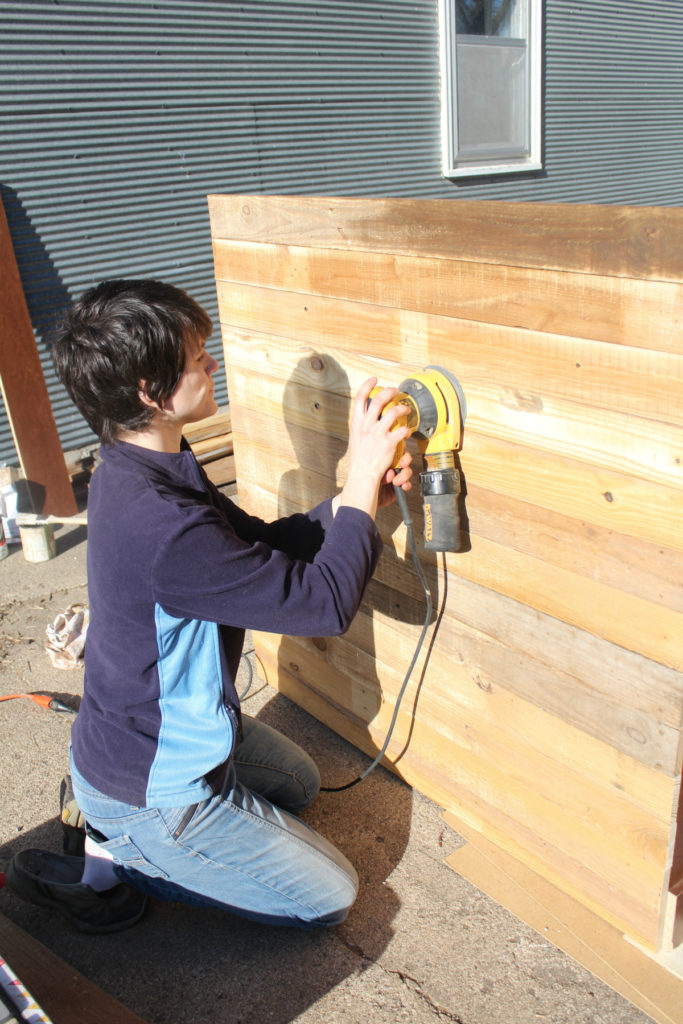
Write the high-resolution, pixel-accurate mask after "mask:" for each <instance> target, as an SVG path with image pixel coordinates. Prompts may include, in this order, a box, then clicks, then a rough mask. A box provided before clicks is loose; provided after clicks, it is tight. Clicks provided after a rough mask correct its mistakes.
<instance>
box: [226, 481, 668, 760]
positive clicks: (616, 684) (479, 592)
mask: <svg viewBox="0 0 683 1024" xmlns="http://www.w3.org/2000/svg"><path fill="white" fill-rule="evenodd" d="M305 481H306V485H310V484H311V482H312V475H308V474H307V475H306V477H305ZM323 487H324V484H323ZM255 493H256V492H255V490H254V488H253V486H250V487H249V488H248V489H247V491H246V494H245V492H244V491H242V492H241V497H242V499H244V498H245V497H248V498H251V499H252V500H247V501H246V502H245V501H244V500H243V501H242V503H243V504H245V505H246V507H248V508H249V509H250V510H251V511H258V512H260V513H265V515H266V518H273V517H275V515H277V514H284V513H286V512H287V511H301V510H302V509H304V508H305V507H306V506H305V504H304V503H303V502H301V501H299V502H297V501H294V502H292V503H291V504H289V505H287V504H285V502H284V501H283V500H282V496H280V497H279V499H278V498H277V497H271V503H270V506H268V505H267V504H264V501H263V500H262V499H263V497H264V496H265V497H266V498H268V495H267V493H266V492H263V491H259V492H258V497H257V500H253V499H254V496H255ZM393 566H394V563H393V562H392V561H391V559H390V558H389V559H388V558H387V555H386V553H385V555H384V556H383V558H382V559H381V561H380V565H379V567H378V570H377V573H376V582H373V583H372V584H371V586H370V590H369V594H368V597H367V599H366V603H365V604H364V606H363V607H364V608H367V607H368V606H369V607H371V608H372V610H373V613H374V614H375V615H377V614H378V613H384V614H385V615H386V618H385V619H382V620H381V621H382V622H383V627H382V628H385V629H387V632H390V630H389V627H388V622H389V621H390V620H391V619H392V618H393V619H399V621H401V627H402V629H403V630H404V631H405V635H406V636H408V637H410V636H413V634H414V633H415V630H416V629H417V627H416V626H411V625H410V624H408V623H406V621H405V618H406V611H405V609H406V607H408V608H410V609H411V610H412V612H413V613H414V615H413V619H412V620H411V621H413V622H420V623H421V617H422V616H423V614H424V612H423V611H422V607H423V605H422V602H421V592H420V587H419V584H418V582H417V578H416V576H415V574H414V573H412V572H411V571H410V569H409V568H407V567H406V566H405V565H399V566H398V567H397V568H394V567H393ZM448 594H449V598H448V605H447V608H446V619H445V621H444V623H443V624H442V629H441V632H440V634H439V641H438V643H439V647H440V649H441V650H442V651H443V654H444V657H445V658H446V661H445V662H442V668H443V671H444V673H445V674H446V678H448V679H450V678H451V677H452V676H453V675H454V674H457V672H458V671H461V670H463V669H462V666H465V667H466V668H465V669H464V670H463V671H467V672H469V673H470V675H471V678H473V679H474V680H475V682H476V684H477V685H480V686H482V687H484V688H486V687H495V688H496V689H503V690H505V691H506V692H510V693H514V694H516V695H518V696H519V697H521V698H523V699H524V700H527V701H529V702H531V703H532V704H533V705H535V706H536V707H538V708H539V709H542V710H544V711H546V712H548V713H549V714H553V715H556V716H558V718H559V719H560V720H564V721H566V722H568V723H569V724H571V725H573V726H574V727H575V728H577V729H579V730H581V731H582V732H584V733H586V734H587V735H588V736H591V737H595V738H597V739H599V740H601V741H604V742H606V743H609V744H610V745H611V746H613V748H614V750H615V751H618V752H621V753H623V754H624V755H626V756H628V757H629V758H631V759H633V760H634V761H637V762H639V763H642V764H644V765H647V766H649V767H651V768H653V769H654V770H656V771H660V772H663V773H665V774H666V775H668V776H669V777H674V778H675V777H677V775H678V774H679V773H680V706H681V685H682V680H681V676H680V673H679V672H677V671H674V670H671V669H668V668H666V667H665V666H663V665H661V664H659V663H658V662H656V661H653V660H650V659H648V658H645V657H643V656H642V655H641V654H635V653H632V652H629V651H628V650H625V649H622V648H619V647H615V646H614V645H613V644H611V643H610V642H609V641H608V640H606V639H603V638H601V637H595V636H592V635H591V634H590V633H586V632H584V631H582V630H578V629H576V628H574V627H572V626H571V625H570V624H568V623H564V622H562V621H560V620H557V619H553V618H551V617H545V616H539V614H538V613H537V612H535V611H534V610H533V609H532V608H527V607H526V606H525V605H523V604H521V603H520V602H517V601H514V600H512V599H510V598H506V597H504V596H502V595H498V594H496V593H494V592H491V591H488V590H486V589H485V588H483V587H480V586H477V585H473V584H471V583H469V582H468V581H466V580H462V579H459V578H458V577H455V576H453V575H452V574H451V573H449V579H448ZM433 595H434V602H435V604H438V603H439V601H440V600H441V595H440V591H439V589H438V587H435V588H433ZM368 602H369V605H368ZM356 628H358V627H357V626H354V627H352V630H354V629H356ZM413 638H414V639H416V636H414V637H413Z"/></svg>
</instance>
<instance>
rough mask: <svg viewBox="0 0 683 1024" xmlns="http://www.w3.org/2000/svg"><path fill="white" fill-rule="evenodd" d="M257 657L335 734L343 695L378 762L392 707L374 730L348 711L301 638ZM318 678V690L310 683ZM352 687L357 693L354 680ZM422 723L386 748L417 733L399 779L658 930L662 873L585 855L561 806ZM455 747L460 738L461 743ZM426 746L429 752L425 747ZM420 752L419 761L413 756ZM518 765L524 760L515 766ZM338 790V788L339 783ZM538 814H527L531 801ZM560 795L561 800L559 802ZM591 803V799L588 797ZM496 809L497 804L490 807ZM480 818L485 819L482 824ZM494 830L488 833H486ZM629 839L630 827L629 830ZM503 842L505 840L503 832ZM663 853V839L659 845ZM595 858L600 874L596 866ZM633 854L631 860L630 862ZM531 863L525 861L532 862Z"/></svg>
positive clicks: (647, 842)
mask: <svg viewBox="0 0 683 1024" xmlns="http://www.w3.org/2000/svg"><path fill="white" fill-rule="evenodd" d="M255 643H256V650H257V654H258V657H259V659H260V661H261V663H262V665H263V667H264V670H265V671H266V677H267V680H268V682H269V683H270V684H271V685H273V686H275V687H276V688H278V689H279V690H280V691H281V692H283V693H285V694H288V695H290V696H294V697H295V699H296V700H297V703H299V704H301V705H302V706H303V707H305V708H307V709H308V710H312V709H315V710H314V711H313V713H315V714H316V717H318V718H320V719H321V720H322V721H325V722H326V723H327V724H330V725H331V726H332V727H334V722H335V717H336V714H337V713H338V711H339V707H340V702H339V699H338V698H339V695H340V694H341V697H342V701H343V705H342V706H343V707H344V708H346V716H347V717H346V722H345V734H346V735H349V732H348V727H349V725H351V734H352V737H353V741H354V742H355V743H357V744H358V745H359V746H360V747H361V748H362V749H364V750H365V751H366V752H367V753H368V754H370V755H374V753H376V752H377V751H378V750H379V749H380V748H381V746H382V743H383V741H384V738H385V735H386V728H387V725H388V722H389V718H390V711H391V708H390V706H386V705H383V707H382V709H381V713H380V714H379V715H378V716H377V717H376V718H375V719H374V720H373V721H372V722H369V723H364V722H363V719H362V717H360V716H359V715H358V714H357V713H356V712H350V713H349V709H348V704H347V701H348V694H344V690H343V689H342V688H341V687H339V684H338V682H337V680H338V679H339V678H342V679H346V678H348V677H345V676H344V675H343V674H342V673H339V672H338V670H334V675H332V676H330V677H328V673H327V672H325V673H322V674H321V672H320V662H319V659H318V657H317V655H316V654H315V653H311V652H310V651H307V650H306V648H305V646H304V645H303V644H302V642H301V641H300V640H299V639H297V638H291V637H286V638H283V639H282V640H279V638H277V637H274V636H272V635H271V634H257V636H256V637H255ZM313 678H315V679H316V683H315V685H311V682H310V681H311V680H312V679H313ZM348 685H353V680H350V681H349V684H348ZM431 724H432V723H429V725H427V726H426V725H425V724H424V722H423V721H422V720H421V719H420V718H416V719H415V720H414V721H413V720H411V719H410V717H409V716H408V715H406V714H404V713H402V712H399V725H398V726H397V736H398V739H397V740H396V741H392V743H391V744H390V747H389V753H390V756H391V755H392V754H393V756H396V754H397V753H399V752H400V751H401V749H402V747H403V742H402V739H401V737H403V736H405V735H406V734H407V732H408V730H409V729H411V730H412V736H413V740H412V744H411V749H410V750H409V752H408V753H407V754H406V755H405V757H404V758H403V759H402V761H401V762H400V765H399V766H398V767H399V774H401V775H402V776H403V777H408V778H409V779H410V781H411V782H412V784H417V785H418V786H419V788H420V789H421V790H422V792H425V793H426V794H427V795H428V796H431V797H432V799H436V800H437V802H441V804H442V806H451V807H457V808H458V813H459V812H460V807H461V801H462V803H463V804H464V805H465V806H468V807H470V808H472V813H471V814H470V816H469V817H468V818H466V819H465V820H469V821H472V820H474V821H475V822H478V823H481V824H482V825H483V823H484V822H487V820H488V818H489V816H490V817H491V818H492V819H493V823H494V824H493V829H494V830H495V829H508V826H509V833H510V835H511V837H512V839H513V841H516V842H520V845H523V849H524V850H525V851H529V854H528V858H529V859H532V860H538V859H539V858H540V856H541V855H545V856H546V857H547V858H549V861H550V864H551V868H552V872H553V873H557V874H558V875H559V876H560V877H562V878H563V880H564V883H565V891H567V889H568V890H569V891H572V892H575V891H580V892H582V893H584V894H587V895H588V897H589V898H590V899H592V901H593V902H597V901H598V899H600V900H602V901H604V903H605V904H606V906H607V908H608V909H609V912H610V914H611V915H613V916H614V917H616V918H617V919H619V920H620V921H623V920H624V917H625V918H626V920H627V921H635V922H636V925H635V927H634V926H633V925H630V930H631V933H632V934H633V933H635V934H638V935H649V936H650V941H651V936H652V932H653V929H654V928H655V927H656V920H657V913H656V911H653V909H652V906H653V904H655V905H657V907H658V904H659V896H660V887H659V882H658V872H657V869H656V866H655V865H654V864H653V865H652V866H651V867H650V868H647V867H644V866H643V863H642V859H641V862H640V863H639V864H638V868H637V870H636V871H635V872H634V873H633V874H631V871H632V865H631V863H630V862H629V861H628V859H626V860H621V859H619V860H618V861H616V862H615V861H614V859H613V858H609V857H608V856H607V854H606V852H605V848H604V846H602V844H601V843H600V842H597V843H596V844H591V845H589V846H588V847H587V846H586V843H585V834H584V835H583V839H584V842H583V844H582V843H581V842H579V841H576V845H575V847H574V839H576V835H575V836H574V839H572V835H571V829H569V828H568V825H569V819H568V817H567V816H566V815H565V814H564V813H563V810H562V807H561V806H560V804H559V803H558V805H557V807H556V808H554V807H553V805H552V801H551V800H547V801H546V800H544V799H543V797H542V796H540V795H538V794H536V793H534V791H525V788H524V786H523V785H522V784H521V783H519V781H518V780H517V778H515V777H514V775H513V776H510V775H509V773H507V772H506V771H505V770H504V769H503V768H501V767H500V765H499V764H498V762H497V759H496V757H495V756H493V757H490V756H488V755H487V753H486V752H482V751H480V750H477V749H475V746H474V744H473V743H472V742H471V741H468V740H467V739H466V741H465V742H461V743H458V742H457V741H456V742H454V737H453V735H452V734H449V735H446V736H444V735H443V733H442V731H441V730H437V729H434V728H430V727H429V726H430V725H431ZM456 740H457V738H456ZM425 744H428V746H426V745H425ZM426 750H429V761H428V762H425V761H424V755H425V752H426ZM413 751H415V753H414V752H413ZM520 760H521V758H520V756H519V753H518V754H517V761H518V762H519V761H520ZM341 781H348V780H341ZM334 784H336V780H334ZM525 793H526V797H528V800H529V801H530V803H531V804H533V806H531V807H530V806H529V803H527V801H526V797H525ZM446 795H448V796H450V804H448V803H447V804H444V803H443V801H444V797H445V796H446ZM561 795H562V791H561V787H560V788H559V789H558V792H557V799H558V801H561ZM586 796H587V797H588V794H586ZM489 801H494V802H495V803H490V802H489ZM527 811H528V812H529V813H530V814H532V815H533V814H534V813H535V815H536V816H537V819H536V820H538V821H540V822H541V823H542V825H541V830H540V833H539V832H537V831H534V828H533V827H529V826H528V824H527V823H526V812H527ZM480 815H481V818H480ZM563 828H567V837H566V839H567V849H565V848H564V846H558V845H555V844H554V843H553V841H552V840H553V839H555V840H556V839H557V832H556V830H562V829H563ZM489 829H491V826H490V825H487V831H488V830H489ZM624 829H625V832H628V825H624ZM504 834H506V835H507V834H508V833H507V831H504ZM651 840H652V836H651V835H650V834H649V832H648V833H647V834H646V835H644V836H643V835H638V836H637V837H636V844H638V842H641V843H642V844H643V849H644V850H645V854H644V856H645V860H647V857H648V852H647V851H648V850H649V851H650V854H651V853H652V851H653V847H652V845H651ZM660 846H661V839H660ZM593 853H594V854H595V858H596V860H597V867H596V865H595V864H594V863H593ZM633 853H634V851H633V848H631V849H630V850H629V854H631V855H632V854H633ZM527 862H528V860H527Z"/></svg>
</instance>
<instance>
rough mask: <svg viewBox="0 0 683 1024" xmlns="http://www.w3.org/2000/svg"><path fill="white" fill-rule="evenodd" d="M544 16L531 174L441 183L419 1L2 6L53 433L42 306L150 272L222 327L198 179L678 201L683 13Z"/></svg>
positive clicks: (449, 194)
mask: <svg viewBox="0 0 683 1024" xmlns="http://www.w3.org/2000/svg"><path fill="white" fill-rule="evenodd" d="M545 8H546V10H545V48H544V52H545V80H544V90H545V101H544V170H543V171H542V172H541V173H540V174H538V175H522V176H514V177H505V178H490V179H482V180H479V179H478V180H460V181H458V182H457V183H455V182H451V181H447V180H445V179H444V178H443V177H442V176H441V173H440V167H441V156H440V137H439V132H440V110H439V64H438V53H439V48H438V31H437V9H436V0H420V2H410V3H408V2H401V0H392V2H391V3H388V2H387V0H358V2H346V3H344V2H332V0H328V2H324V0H323V2H317V0H310V2H304V0H299V2H288V3H285V2H282V3H275V2H271V0H258V2H241V3H233V2H223V3H217V2H214V3H196V2H190V0H156V2H154V3H153V2H151V0H130V2H128V0H102V2H98V3H91V2H80V0H61V2H60V3H52V2H47V0H45V2H43V0H34V2H25V3H20V2H5V0H0V19H1V26H2V37H3V38H2V45H3V60H2V64H1V66H0V87H1V88H2V97H3V103H2V107H1V109H0V132H1V133H2V148H1V150H0V188H1V189H2V195H3V202H5V204H6V208H7V214H8V219H9V222H10V229H11V232H12V237H13V241H14V245H15V250H16V253H17V260H18V262H19V266H20V272H21V276H22V281H23V284H24V288H25V291H26V295H27V300H28V304H29V308H30V312H31V317H32V320H33V324H34V327H35V330H36V337H37V340H38V346H39V351H40V354H41V360H42V362H43V366H44V370H45V374H46V378H47V380H48V386H49V390H50V394H51V398H52V403H53V409H54V411H55V416H56V419H57V422H58V427H59V431H60V436H61V438H62V443H63V445H64V447H65V448H67V449H71V448H78V447H81V446H83V445H86V444H88V443H89V442H91V441H92V440H93V439H92V437H91V435H90V433H89V431H88V429H87V427H86V426H85V425H84V424H83V422H82V421H81V419H80V417H79V416H78V414H77V413H75V411H74V410H73V407H72V406H71V404H70V402H69V401H68V399H67V398H66V396H65V394H64V392H63V389H62V388H61V387H60V385H59V384H58V382H57V381H56V380H55V378H54V374H53V371H52V369H51V364H50V359H49V350H48V345H47V337H48V334H49V329H50V326H51V323H52V321H53V319H54V315H55V311H57V310H59V309H60V308H61V307H63V306H64V305H65V304H66V303H67V302H68V301H69V300H70V299H71V298H73V297H74V296H76V295H78V294H80V293H81V292H82V291H83V290H84V289H85V288H86V287H88V286H89V285H91V284H92V283H94V282H96V281H98V280H101V279H103V278H105V277H112V276H155V277H161V278H164V279H166V280H170V281H173V282H174V283H177V284H180V285H182V286H183V287H186V288H187V289H188V290H189V291H190V292H191V293H192V294H193V295H194V296H195V297H196V298H197V299H198V300H199V301H200V302H201V303H202V304H203V305H205V306H206V308H207V309H208V311H209V312H210V314H211V315H212V316H213V317H214V319H215V320H217V310H216V302H215V289H214V281H213V265H212V256H211V240H210V234H209V225H208V216H207V209H206V194H207V193H210V192H251V191H255V192H271V193H290V194H306V193H310V194H325V193H328V194H334V195H392V196H420V197H430V198H435V197H442V198H451V199H458V198H482V199H518V200H527V201H545V202H558V201H570V202H576V201H580V202H608V203H628V204H640V205H642V204H664V205H674V204H680V203H681V202H682V201H683V171H682V167H683V161H682V160H681V156H682V153H681V149H682V146H683V140H682V133H681V126H680V110H681V108H682V106H683V102H682V101H683V80H682V74H683V73H682V72H681V63H682V62H681V60H680V54H681V43H682V42H683V5H682V4H681V3H678V2H669V3H662V4H652V5H651V4H649V3H645V2H642V3H641V2H633V0H632V2H629V0H624V2H618V3H617V2H613V3H610V2H606V0H584V2H580V3H577V2H568V0H547V2H546V5H545ZM210 348H211V350H212V351H213V352H214V353H215V354H216V355H218V356H220V340H219V337H218V332H216V333H215V335H214V338H213V339H212V342H211V345H210ZM218 385H219V387H218V399H219V401H220V402H221V403H223V402H225V401H226V400H227V396H226V393H225V378H224V374H223V373H222V372H221V374H220V375H219V379H218ZM14 456H15V453H14V449H13V445H12V443H11V438H10V434H9V428H8V425H7V421H6V417H5V416H4V414H3V412H2V410H1V409H0V460H1V459H3V458H4V459H9V460H13V459H14Z"/></svg>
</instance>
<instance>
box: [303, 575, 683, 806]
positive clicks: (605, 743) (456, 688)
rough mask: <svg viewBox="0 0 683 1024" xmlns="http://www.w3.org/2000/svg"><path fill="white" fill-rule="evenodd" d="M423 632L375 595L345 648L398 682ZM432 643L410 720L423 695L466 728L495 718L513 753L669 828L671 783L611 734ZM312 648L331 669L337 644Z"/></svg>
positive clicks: (410, 691) (391, 686)
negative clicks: (523, 748) (594, 732)
mask: <svg viewBox="0 0 683 1024" xmlns="http://www.w3.org/2000/svg"><path fill="white" fill-rule="evenodd" d="M399 596H400V595H396V597H399ZM405 603H406V602H405V601H404V602H403V604H404V605H405ZM420 629H421V624H415V625H413V624H411V623H406V621H405V619H404V618H391V617H389V616H387V615H386V614H384V613H382V612H381V611H379V609H378V606H377V604H376V603H375V602H374V599H373V595H371V596H370V598H369V602H367V603H366V604H365V605H364V608H363V610H362V611H361V612H360V613H359V614H358V616H357V617H356V619H355V620H354V622H353V623H352V625H351V628H350V629H349V631H348V632H347V633H346V634H345V635H344V640H345V642H346V643H350V644H353V645H356V646H357V647H359V648H360V649H361V650H363V651H365V652H366V653H367V654H368V655H370V656H371V657H374V658H376V659H377V661H378V662H379V663H380V664H381V665H383V666H389V667H393V668H394V669H395V670H396V673H397V674H398V675H397V676H396V677H395V678H398V677H400V676H401V669H402V668H403V667H407V666H408V665H409V664H410V661H411V658H412V656H413V652H414V648H415V645H416V643H417V640H418V637H419V634H420ZM460 629H461V631H462V633H464V635H465V636H467V633H468V632H473V631H468V630H467V628H466V627H463V626H460ZM433 636H434V626H432V628H431V630H430V632H429V633H428V635H427V640H426V642H425V650H423V653H422V656H421V657H420V658H419V659H418V662H417V665H416V667H415V670H414V673H413V680H412V681H411V682H410V683H409V685H408V688H407V691H406V696H405V697H404V700H405V703H406V708H407V709H409V710H410V713H411V714H420V712H421V708H422V700H423V694H424V695H425V697H428V696H429V697H430V699H433V700H435V701H436V700H438V701H440V703H441V705H442V706H443V705H450V704H454V706H455V707H457V708H458V709H459V714H460V715H461V717H462V719H463V721H466V720H467V716H468V715H469V714H470V712H472V713H473V714H475V715H476V716H477V717H478V718H483V717H484V718H485V717H491V720H492V721H493V722H494V723H495V725H496V727H497V728H498V729H499V730H501V731H502V732H507V733H509V735H510V737H511V740H510V742H511V745H512V746H513V747H515V746H516V748H517V749H519V745H520V737H522V736H523V737H524V742H525V744H528V745H529V746H530V747H531V748H532V750H533V751H536V752H538V753H539V754H540V755H542V756H543V757H545V758H551V759H552V760H554V761H556V762H557V764H558V766H559V768H560V770H562V771H564V770H565V768H566V770H567V771H568V772H570V773H571V775H572V776H573V777H575V778H583V779H584V780H585V782H584V784H585V785H586V786H587V787H589V788H592V787H596V786H597V787H602V788H604V789H605V790H607V791H608V792H609V793H611V794H612V795H615V796H616V797H618V798H619V799H620V800H625V801H627V802H628V803H632V804H634V805H635V806H636V807H638V808H640V809H641V810H643V811H645V812H646V813H647V814H648V815H651V816H652V817H653V818H656V819H657V820H658V821H660V822H662V823H664V824H666V825H667V826H668V825H669V823H670V820H671V811H672V790H673V791H674V792H675V786H672V782H671V779H670V778H667V777H666V776H665V775H663V774H662V772H660V771H658V770H656V769H655V768H653V767H651V766H649V765H646V764H642V763H641V761H640V759H638V758H635V757H631V756H629V755H627V754H626V753H624V752H622V751H620V750H618V749H617V747H616V745H614V744H613V743H612V738H611V736H610V734H609V731H608V729H604V730H600V735H598V736H591V735H589V734H588V733H587V732H586V731H584V730H583V729H582V728H581V727H580V725H577V724H573V723H572V722H571V721H569V720H568V718H567V717H566V716H565V717H562V716H560V715H559V714H558V713H557V712H553V711H550V710H545V709H544V708H542V707H539V706H537V703H535V702H534V703H532V702H531V701H529V700H527V699H525V698H524V696H520V695H519V694H517V693H516V692H514V688H513V687H510V688H506V687H504V686H503V685H501V684H500V683H499V681H498V677H494V676H492V675H491V674H490V673H488V672H486V670H485V668H484V667H483V666H481V665H480V664H479V663H478V661H477V660H476V659H474V658H471V657H468V656H467V654H466V653H464V652H463V654H462V657H452V656H450V655H448V654H439V648H438V644H436V645H435V646H434V648H433V649H431V640H432V638H433ZM493 642H495V638H493ZM313 643H314V644H315V646H316V647H317V648H318V650H321V651H323V652H324V653H323V657H324V660H325V662H327V663H329V662H330V661H331V660H332V654H333V651H334V643H336V641H332V647H330V649H329V651H328V647H329V644H330V641H329V640H327V639H325V640H321V639H320V638H318V639H316V640H314V641H313ZM548 675H550V673H548ZM381 682H382V686H383V694H384V697H385V699H386V700H389V701H393V700H394V699H395V697H396V694H397V690H396V687H395V679H394V680H392V678H391V677H390V676H383V677H382V680H381ZM442 717H443V716H442ZM446 720H448V716H447V715H446ZM577 755H578V756H577Z"/></svg>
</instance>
